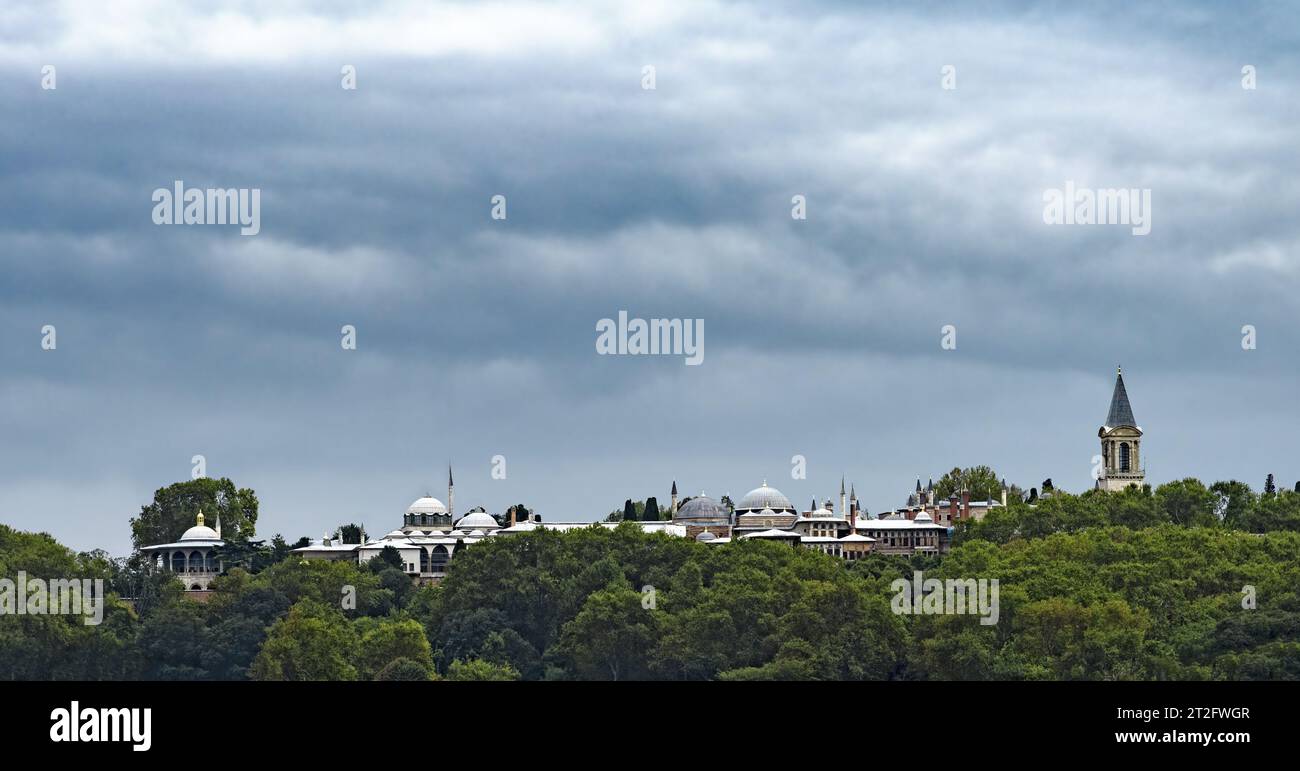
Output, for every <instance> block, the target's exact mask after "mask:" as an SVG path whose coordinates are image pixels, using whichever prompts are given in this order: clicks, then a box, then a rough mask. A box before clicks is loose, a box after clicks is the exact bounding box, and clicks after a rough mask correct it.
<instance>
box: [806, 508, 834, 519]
mask: <svg viewBox="0 0 1300 771" xmlns="http://www.w3.org/2000/svg"><path fill="white" fill-rule="evenodd" d="M810 516H811V517H816V518H818V519H833V518H834V517H835V513H834V512H833V511H831V510H830V509H818V510H816V511H814V512H813V513H812V514H811V515H810Z"/></svg>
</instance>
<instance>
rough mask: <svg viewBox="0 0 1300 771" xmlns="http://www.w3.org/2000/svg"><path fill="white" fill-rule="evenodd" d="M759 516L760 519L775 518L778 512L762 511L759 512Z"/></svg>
mask: <svg viewBox="0 0 1300 771" xmlns="http://www.w3.org/2000/svg"><path fill="white" fill-rule="evenodd" d="M758 515H759V516H760V517H775V516H776V512H775V511H772V510H771V509H763V510H762V511H760V512H758Z"/></svg>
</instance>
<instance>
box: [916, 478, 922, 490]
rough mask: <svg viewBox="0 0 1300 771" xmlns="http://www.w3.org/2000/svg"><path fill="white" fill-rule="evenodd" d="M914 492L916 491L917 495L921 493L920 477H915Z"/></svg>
mask: <svg viewBox="0 0 1300 771" xmlns="http://www.w3.org/2000/svg"><path fill="white" fill-rule="evenodd" d="M916 491H917V492H918V493H919V492H921V478H920V477H917V478H916Z"/></svg>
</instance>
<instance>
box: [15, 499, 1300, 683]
mask: <svg viewBox="0 0 1300 771" xmlns="http://www.w3.org/2000/svg"><path fill="white" fill-rule="evenodd" d="M999 484H1000V481H999ZM169 489H170V488H169ZM162 492H164V491H160V494H161V493H162ZM161 497H162V498H169V497H170V496H169V495H162V496H161ZM250 497H251V493H250ZM252 500H254V501H255V498H253V499H252ZM205 510H206V509H205ZM133 525H134V523H133ZM223 526H224V520H223ZM151 537H152V536H151ZM287 547H288V544H287V543H284V541H283V539H279V541H278V542H276V541H273V543H272V544H271V545H270V546H267V547H262V549H261V551H259V552H258V553H259V554H262V555H263V557H262V558H261V559H263V560H265V564H264V565H261V566H260V567H259V569H258V570H257V571H256V572H255V571H252V570H247V569H244V568H234V569H232V570H229V571H228V572H227V574H225V575H223V576H221V577H219V578H218V579H217V580H216V581H215V583H214V585H213V592H212V594H211V595H210V597H209V601H208V602H206V603H196V602H194V601H193V600H191V599H189V598H187V597H186V596H184V594H183V593H182V592H181V591H180V589H181V587H180V585H179V584H178V583H177V582H175V581H174V580H172V579H170V577H169V576H167V574H165V573H152V572H150V571H149V570H148V567H147V566H142V565H139V564H131V563H130V561H114V560H109V559H108V558H107V557H106V556H105V555H103V554H101V553H87V554H75V553H73V552H72V551H70V550H68V549H66V548H65V547H63V546H61V545H59V544H58V543H57V542H55V541H54V540H53V539H52V538H50V537H49V536H48V535H44V534H32V533H22V532H17V531H14V530H12V529H9V528H7V527H4V526H0V576H15V575H16V574H17V573H18V572H19V571H24V572H25V573H26V574H27V575H29V576H33V577H47V578H53V577H71V576H78V577H92V578H93V577H99V578H103V579H104V580H105V583H106V586H107V587H108V597H107V601H106V608H105V613H104V621H103V623H102V624H100V625H98V626H88V625H85V624H83V623H82V619H81V617H69V616H40V615H22V616H15V615H4V616H0V678H3V679H125V678H147V679H154V678H157V679H173V680H209V679H248V678H253V679H270V680H299V679H313V680H335V679H338V680H351V679H381V680H418V681H434V680H440V679H445V680H514V679H524V680H538V679H593V680H610V679H618V680H626V679H677V680H710V679H721V680H755V679H765V680H778V679H799V680H808V679H1034V680H1037V679H1098V680H1118V679H1149V680H1155V679H1300V596H1298V595H1297V592H1296V587H1297V586H1300V493H1295V492H1294V491H1291V490H1287V489H1285V488H1284V489H1282V490H1274V491H1273V492H1272V493H1271V494H1270V493H1264V494H1258V495H1257V494H1256V493H1255V492H1254V491H1252V490H1251V489H1250V487H1249V486H1248V485H1246V484H1244V483H1241V482H1236V481H1229V482H1218V483H1215V484H1213V485H1211V486H1209V487H1206V486H1205V485H1204V484H1202V483H1201V482H1199V481H1197V480H1195V479H1184V480H1179V481H1175V482H1170V483H1167V484H1164V485H1160V486H1159V487H1156V488H1155V489H1154V490H1153V489H1151V488H1149V487H1145V488H1136V487H1135V488H1129V489H1127V490H1124V491H1122V492H1115V493H1107V492H1101V491H1089V492H1086V493H1084V494H1082V495H1072V494H1070V493H1068V492H1064V491H1061V490H1052V491H1050V495H1045V496H1043V497H1041V498H1038V499H1037V500H1036V501H1035V502H1034V503H1033V504H1032V505H1031V504H1030V503H1028V502H1021V501H1020V500H1018V499H1012V500H1011V502H1010V505H1009V506H1008V507H1007V508H1005V509H1003V508H1001V507H995V508H994V510H993V511H991V512H990V513H989V514H988V515H987V516H986V517H985V518H984V519H983V520H981V521H979V522H963V523H961V524H960V525H959V526H958V529H957V531H956V533H955V540H954V545H953V548H952V549H951V551H949V552H948V553H947V554H945V555H938V556H936V555H929V556H916V557H912V558H907V557H901V556H885V555H870V556H868V557H867V558H865V559H862V560H859V561H856V562H850V563H846V562H843V561H841V560H839V559H836V558H833V557H830V556H827V555H824V554H821V553H820V552H817V551H813V550H808V549H800V548H791V547H790V546H788V545H784V544H777V543H771V542H763V541H736V542H733V543H730V544H727V545H724V546H710V545H706V544H701V543H696V542H694V541H691V540H688V539H684V538H676V537H672V536H667V535H662V534H645V533H643V532H641V530H640V529H639V528H638V527H637V526H636V525H634V524H630V523H629V524H628V525H626V526H621V527H618V528H615V529H612V530H611V529H606V528H583V529H575V530H568V531H564V532H555V531H544V530H543V531H533V532H530V533H522V534H515V535H509V536H499V537H496V538H490V539H486V540H484V541H482V542H480V543H478V544H476V545H475V546H474V547H473V548H471V549H467V550H465V551H463V552H461V553H459V554H458V555H457V557H456V560H455V562H454V565H453V569H452V570H451V571H450V573H449V574H448V576H447V578H446V579H445V580H444V581H443V582H442V584H441V585H439V586H436V587H434V586H421V587H417V586H415V585H413V584H412V582H411V580H410V579H409V578H408V577H407V576H406V575H405V573H404V572H403V571H402V570H401V569H400V568H399V567H398V566H397V565H396V564H394V562H397V563H400V559H397V560H393V559H392V558H393V557H394V556H396V555H395V553H394V554H388V555H386V557H387V558H385V557H384V556H381V558H379V559H375V560H372V561H371V562H369V563H367V564H366V565H361V566H358V565H355V564H352V563H350V562H326V561H307V560H302V559H299V558H296V557H295V556H293V555H292V554H291V553H290V552H289V551H288V548H287ZM916 570H921V571H924V572H925V574H926V575H927V577H935V578H940V579H944V578H951V579H968V578H985V579H996V580H998V582H999V587H1000V595H999V598H1000V599H999V603H1000V608H999V616H998V622H997V623H996V624H993V625H987V626H986V625H981V624H980V623H979V617H978V616H974V615H897V614H895V613H894V612H893V611H892V610H891V607H890V599H891V596H892V595H893V593H894V592H893V590H892V589H891V583H892V582H893V581H894V579H897V578H902V577H908V578H910V577H911V576H912V574H913V571H916ZM122 594H126V595H131V596H133V600H132V602H131V603H127V602H124V601H122V600H120V599H119V595H122Z"/></svg>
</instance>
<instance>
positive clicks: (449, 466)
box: [447, 462, 456, 487]
mask: <svg viewBox="0 0 1300 771" xmlns="http://www.w3.org/2000/svg"><path fill="white" fill-rule="evenodd" d="M447 486H448V487H455V486H456V483H455V482H453V481H452V478H451V463H450V462H448V463H447Z"/></svg>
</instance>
